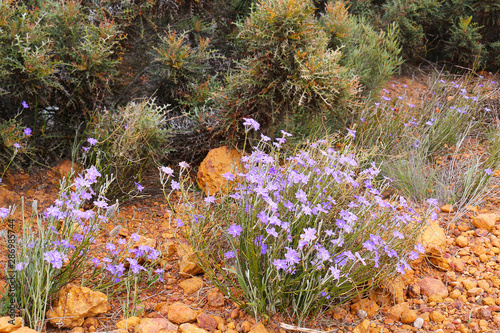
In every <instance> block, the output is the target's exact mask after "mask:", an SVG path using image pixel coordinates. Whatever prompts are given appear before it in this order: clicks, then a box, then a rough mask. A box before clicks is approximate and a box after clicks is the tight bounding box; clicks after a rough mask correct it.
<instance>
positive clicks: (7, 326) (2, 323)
mask: <svg viewBox="0 0 500 333" xmlns="http://www.w3.org/2000/svg"><path fill="white" fill-rule="evenodd" d="M11 320H12V319H11V318H10V317H2V318H0V333H10V332H13V331H15V330H17V329H18V328H20V327H21V325H22V324H23V319H22V318H21V317H16V318H15V319H14V324H12V323H11Z"/></svg>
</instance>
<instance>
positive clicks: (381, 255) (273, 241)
mask: <svg viewBox="0 0 500 333" xmlns="http://www.w3.org/2000/svg"><path fill="white" fill-rule="evenodd" d="M244 125H246V128H247V130H248V129H249V128H250V127H253V128H254V129H258V127H259V126H258V125H259V124H258V123H257V122H255V120H253V119H246V121H245V123H244ZM282 134H283V136H282V137H280V138H277V139H276V141H274V142H271V141H270V138H268V137H266V136H265V135H262V140H261V141H260V142H259V143H258V144H257V145H256V147H254V149H253V151H252V153H251V154H250V155H248V156H244V157H243V172H234V173H227V174H225V175H224V177H225V178H226V179H227V180H228V182H229V181H235V182H236V184H237V185H236V188H235V190H234V191H233V192H230V191H227V193H222V194H217V195H216V196H208V197H206V198H204V200H203V201H201V200H200V201H201V202H200V203H199V204H197V203H196V202H194V203H193V201H192V200H190V198H191V195H192V192H191V190H192V188H191V186H190V185H189V183H188V182H187V180H186V178H185V177H183V176H182V173H181V176H180V179H179V181H177V180H175V179H172V180H171V181H170V178H171V177H172V172H170V173H169V176H168V177H165V176H164V177H162V180H163V185H164V186H165V185H167V184H170V186H171V187H172V189H173V190H176V191H180V192H177V193H178V198H179V199H178V201H175V200H172V201H171V203H176V204H178V205H182V208H179V209H180V210H182V214H183V215H184V216H185V214H186V213H189V212H191V216H190V221H188V220H186V218H184V220H182V218H181V219H178V220H177V223H178V225H179V226H182V225H186V227H185V232H186V235H187V237H188V239H189V240H190V243H191V245H192V246H193V248H194V249H195V251H196V253H197V255H198V258H199V260H200V261H201V263H202V265H203V268H204V270H205V272H206V274H207V275H208V276H209V277H210V279H211V280H212V281H213V282H214V283H215V284H216V285H217V286H218V287H219V288H220V289H221V290H222V291H223V292H225V294H226V295H227V296H229V297H231V298H232V299H233V300H234V301H235V302H237V303H238V304H240V305H241V306H243V307H244V308H245V309H247V310H248V311H250V312H251V313H253V314H254V315H258V316H267V315H273V314H275V313H277V312H280V313H282V314H285V315H287V316H288V317H289V318H291V319H293V320H297V321H303V320H305V319H306V318H307V317H308V316H310V315H314V314H317V313H318V312H320V311H321V309H322V307H323V306H329V305H334V304H339V303H342V302H346V301H348V300H350V299H352V298H353V297H354V296H356V295H359V294H361V293H363V292H364V291H366V290H368V289H370V288H373V287H376V286H377V285H379V284H380V283H381V282H382V281H383V280H384V279H387V278H390V277H393V276H395V274H398V273H404V272H405V270H406V269H409V264H408V262H409V261H410V260H412V259H415V258H416V257H418V251H422V247H421V246H419V245H417V244H416V243H415V241H416V237H417V236H418V234H419V232H420V230H421V228H422V227H423V226H424V225H425V224H424V223H423V222H421V220H420V217H419V216H418V214H417V213H416V212H415V211H414V210H413V209H412V208H411V207H409V206H408V205H407V203H406V201H405V199H404V198H402V197H401V198H392V199H391V200H385V199H384V198H383V197H382V194H381V192H382V191H383V190H384V185H381V184H378V183H377V182H376V181H375V178H376V177H377V175H378V174H379V172H380V170H379V169H378V168H377V167H376V165H375V164H374V163H372V164H371V165H370V166H369V167H368V168H365V169H360V168H359V165H358V161H357V158H358V157H359V156H356V154H355V153H354V151H353V150H351V146H350V144H347V145H346V146H345V147H344V148H343V149H342V150H338V151H337V150H335V149H333V148H331V147H332V141H331V140H320V141H318V142H314V143H308V144H304V145H303V147H302V148H303V149H300V150H298V151H297V152H296V154H294V155H291V156H286V155H285V154H282V152H281V147H282V146H283V145H285V144H286V141H287V137H289V136H291V135H290V134H289V133H287V132H284V131H283V132H282ZM170 171H171V170H170ZM171 198H172V196H169V199H171ZM239 290H240V291H239Z"/></svg>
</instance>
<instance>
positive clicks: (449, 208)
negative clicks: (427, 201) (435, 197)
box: [440, 205, 453, 213]
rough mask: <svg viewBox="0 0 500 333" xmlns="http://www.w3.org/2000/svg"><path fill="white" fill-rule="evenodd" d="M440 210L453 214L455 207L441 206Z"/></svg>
mask: <svg viewBox="0 0 500 333" xmlns="http://www.w3.org/2000/svg"><path fill="white" fill-rule="evenodd" d="M440 210H441V212H443V213H453V206H452V205H443V206H441V208H440Z"/></svg>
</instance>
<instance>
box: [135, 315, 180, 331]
mask: <svg viewBox="0 0 500 333" xmlns="http://www.w3.org/2000/svg"><path fill="white" fill-rule="evenodd" d="M134 332H135V333H157V332H158V333H167V332H171V333H176V332H177V325H174V324H172V323H171V322H170V321H168V320H167V319H165V318H144V319H142V320H141V322H140V324H139V325H137V326H135V327H134Z"/></svg>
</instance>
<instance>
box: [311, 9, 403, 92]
mask: <svg viewBox="0 0 500 333" xmlns="http://www.w3.org/2000/svg"><path fill="white" fill-rule="evenodd" d="M319 23H320V24H321V25H322V26H323V27H324V29H325V30H326V32H327V34H328V36H329V38H330V41H329V47H330V48H332V49H337V48H341V51H342V53H343V56H342V59H341V61H340V63H341V64H342V65H343V66H345V67H347V68H350V69H351V70H353V71H354V73H355V74H356V75H357V76H358V77H359V82H360V84H361V86H362V88H363V95H368V94H370V93H372V94H374V93H376V92H377V91H378V90H380V89H382V86H383V85H384V83H386V82H387V81H388V80H389V79H390V78H391V76H392V75H393V74H394V72H395V71H396V70H397V68H398V67H399V66H400V65H401V64H402V62H403V61H402V58H401V57H399V54H400V52H401V48H400V47H399V43H398V33H399V30H398V29H397V25H396V24H393V25H392V26H390V27H389V28H388V29H387V32H384V31H380V32H377V31H376V30H375V29H374V28H373V27H372V26H371V25H370V24H369V23H368V21H367V20H365V19H363V18H356V17H354V16H352V15H349V14H348V12H347V8H346V6H345V4H344V2H342V1H336V2H333V1H332V2H329V3H328V5H327V6H326V8H325V13H324V14H323V15H322V17H321V19H320V22H319Z"/></svg>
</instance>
